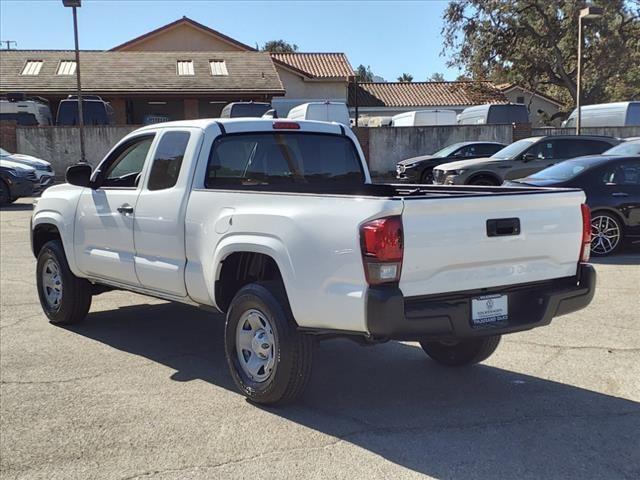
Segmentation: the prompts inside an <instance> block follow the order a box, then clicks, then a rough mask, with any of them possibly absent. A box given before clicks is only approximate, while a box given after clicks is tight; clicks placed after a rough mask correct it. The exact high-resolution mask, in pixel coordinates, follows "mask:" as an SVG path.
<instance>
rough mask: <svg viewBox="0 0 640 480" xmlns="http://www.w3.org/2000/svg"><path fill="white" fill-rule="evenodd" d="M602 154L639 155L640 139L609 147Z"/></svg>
mask: <svg viewBox="0 0 640 480" xmlns="http://www.w3.org/2000/svg"><path fill="white" fill-rule="evenodd" d="M603 155H640V140H633V141H631V142H623V143H621V144H620V145H616V146H615V147H613V148H610V149H609V150H607V151H606V152H604V153H603Z"/></svg>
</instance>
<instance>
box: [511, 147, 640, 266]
mask: <svg viewBox="0 0 640 480" xmlns="http://www.w3.org/2000/svg"><path fill="white" fill-rule="evenodd" d="M505 185H509V186H517V185H525V186H529V185H531V186H538V187H569V188H580V189H582V190H584V192H585V193H586V195H587V205H589V207H590V208H591V235H592V238H591V252H592V253H593V254H595V255H609V254H611V253H614V252H615V251H616V250H617V249H618V248H619V247H620V245H622V244H623V243H624V240H625V239H628V240H640V140H636V141H632V142H624V143H621V144H620V145H618V146H615V147H613V148H612V149H610V150H607V151H606V152H604V153H603V154H602V155H594V156H588V157H579V158H574V159H572V160H567V161H566V162H562V163H559V164H557V165H554V166H553V167H549V168H545V169H544V170H542V171H540V172H538V173H535V174H533V175H531V176H528V177H526V178H522V179H518V180H513V181H510V182H505Z"/></svg>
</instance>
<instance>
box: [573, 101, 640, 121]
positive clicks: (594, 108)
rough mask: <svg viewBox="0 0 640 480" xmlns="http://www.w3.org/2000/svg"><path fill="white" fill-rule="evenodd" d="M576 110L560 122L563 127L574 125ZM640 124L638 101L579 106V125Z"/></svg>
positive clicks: (639, 103) (576, 115)
mask: <svg viewBox="0 0 640 480" xmlns="http://www.w3.org/2000/svg"><path fill="white" fill-rule="evenodd" d="M577 119H578V111H577V110H574V111H573V112H571V115H569V117H568V118H567V119H566V120H565V121H564V122H562V126H563V127H575V126H576V121H577ZM630 125H640V101H635V102H615V103H598V104H596V105H585V106H583V107H580V126H581V127H626V126H630Z"/></svg>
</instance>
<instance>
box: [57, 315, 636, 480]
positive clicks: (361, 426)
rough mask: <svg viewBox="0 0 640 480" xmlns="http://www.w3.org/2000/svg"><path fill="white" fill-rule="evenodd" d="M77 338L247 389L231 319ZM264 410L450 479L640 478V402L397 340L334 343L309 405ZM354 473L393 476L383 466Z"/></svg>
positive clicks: (116, 328)
mask: <svg viewBox="0 0 640 480" xmlns="http://www.w3.org/2000/svg"><path fill="white" fill-rule="evenodd" d="M69 330H70V331H73V332H75V333H77V334H79V335H83V336H85V337H88V338H91V339H94V340H97V341H99V342H102V343H104V344H107V345H110V346H112V347H113V348H116V349H119V350H122V351H125V352H128V353H132V354H135V355H139V356H142V357H146V358H148V359H150V360H153V361H155V362H158V363H161V364H164V365H166V366H168V367H170V368H172V369H174V370H175V373H174V374H173V375H172V376H171V379H172V380H175V381H190V380H193V379H202V380H205V381H207V382H210V383H212V384H214V385H216V386H220V387H223V388H226V389H229V390H232V391H235V387H234V385H233V382H232V380H231V377H230V375H229V373H228V372H227V365H226V361H225V358H224V346H223V330H224V319H223V317H222V315H216V314H212V313H208V312H204V311H201V310H197V309H194V308H191V307H187V306H182V305H177V304H170V303H165V304H156V305H137V306H130V307H122V308H119V309H118V310H114V311H104V312H95V313H91V314H90V315H89V318H88V319H87V321H86V322H85V323H84V324H82V325H79V326H74V327H71V328H69ZM514 368H517V365H514ZM585 368H586V367H585ZM256 408H262V409H263V410H264V411H267V412H269V413H270V414H272V415H276V416H279V417H281V418H283V419H286V420H288V421H291V422H295V423H297V424H300V425H303V426H306V427H308V428H311V429H314V430H317V431H319V432H322V433H325V434H327V435H331V436H333V437H335V438H336V439H338V440H337V441H338V442H339V443H342V442H344V443H345V444H350V445H353V446H356V447H359V448H363V449H366V450H368V451H370V452H373V453H375V454H376V455H378V456H380V457H382V458H384V459H386V460H388V461H390V462H393V463H395V464H398V465H401V466H403V467H406V468H408V469H410V470H413V471H414V472H419V473H422V474H427V475H430V476H433V477H435V478H438V479H452V480H453V479H466V478H483V479H485V478H486V479H493V478H532V479H533V478H536V479H537V478H581V479H585V478H587V479H588V478H627V477H628V478H638V476H639V474H640V456H639V454H640V404H639V403H636V402H633V401H629V400H625V399H621V398H616V397H613V396H609V395H605V394H601V393H597V392H593V391H589V390H586V389H582V388H577V387H574V386H571V385H566V384H562V383H557V382H553V381H549V380H544V379H541V378H536V377H533V376H530V375H523V374H520V373H517V372H514V371H509V370H504V369H500V368H495V367H490V366H486V365H480V366H476V367H473V368H468V369H449V368H444V367H440V366H438V365H436V364H435V363H434V362H431V361H429V360H428V358H427V357H426V355H425V354H424V353H423V352H422V350H421V349H420V348H418V347H416V346H413V345H408V344H402V343H397V342H390V343H387V344H383V345H377V346H373V347H360V346H358V345H356V344H354V343H353V342H350V341H348V340H331V341H325V342H322V343H320V344H319V346H318V349H317V351H316V356H315V363H314V373H313V378H312V381H311V383H310V385H309V388H308V390H307V392H306V393H305V396H304V398H303V400H302V402H300V403H299V404H296V405H291V406H287V407H280V408H271V407H269V408H265V407H256ZM332 448H336V449H338V448H340V447H339V446H334V447H332ZM349 448H350V450H346V451H347V452H353V451H354V450H353V448H352V447H351V446H350V447H349ZM355 452H356V453H357V450H355ZM310 454H311V455H315V454H316V453H313V452H310ZM317 454H318V455H320V454H321V455H323V459H324V458H325V456H328V457H329V458H330V457H331V450H328V451H327V450H318V452H317ZM339 457H342V455H340V456H339ZM374 458H375V457H374ZM354 468H358V469H362V468H370V469H371V470H370V472H371V477H380V476H385V474H384V472H385V469H384V466H381V465H380V464H378V463H375V462H372V464H370V465H369V466H368V467H362V466H357V465H356V466H355V467H354Z"/></svg>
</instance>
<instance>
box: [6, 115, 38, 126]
mask: <svg viewBox="0 0 640 480" xmlns="http://www.w3.org/2000/svg"><path fill="white" fill-rule="evenodd" d="M0 120H13V121H15V122H16V123H17V124H18V125H27V126H34V125H38V120H37V119H36V116H35V115H34V114H33V113H27V112H17V113H0Z"/></svg>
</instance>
